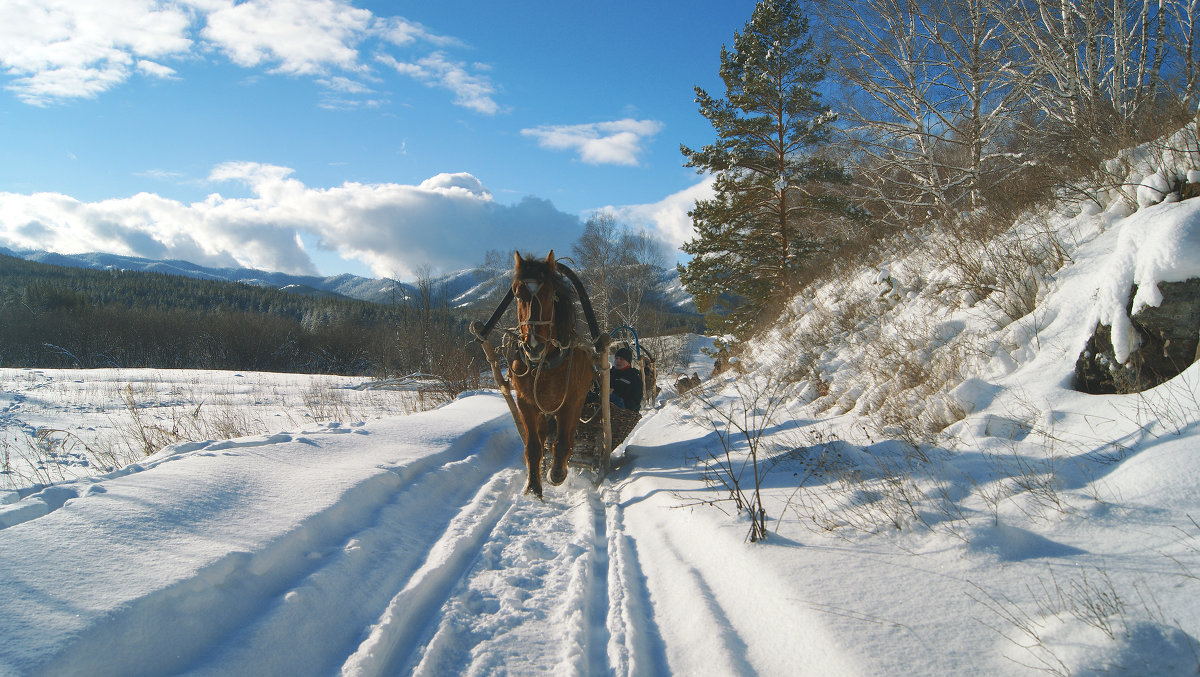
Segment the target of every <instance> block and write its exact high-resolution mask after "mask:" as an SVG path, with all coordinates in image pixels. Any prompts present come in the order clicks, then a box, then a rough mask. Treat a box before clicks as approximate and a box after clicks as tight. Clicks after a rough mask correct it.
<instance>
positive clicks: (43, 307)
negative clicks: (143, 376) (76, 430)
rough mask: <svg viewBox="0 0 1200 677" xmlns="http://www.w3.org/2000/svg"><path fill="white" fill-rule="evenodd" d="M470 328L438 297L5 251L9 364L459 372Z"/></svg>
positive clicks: (3, 359) (1, 319) (2, 279)
mask: <svg viewBox="0 0 1200 677" xmlns="http://www.w3.org/2000/svg"><path fill="white" fill-rule="evenodd" d="M467 324H468V319H467V318H466V317H463V316H461V315H459V316H456V314H455V313H452V312H451V311H450V309H448V308H447V307H445V304H444V303H438V302H436V299H424V300H423V301H418V302H408V303H405V304H397V305H380V304H376V303H368V302H365V301H356V300H352V299H346V298H338V297H318V296H306V295H301V294H294V293H288V292H283V291H278V290H275V289H271V288H268V287H259V286H252V285H248V284H239V283H229V282H215V281H211V280H201V279H195V278H189V277H182V276H175V275H166V274H162V273H145V272H128V271H116V270H112V271H99V270H88V269H81V268H67V267H61V266H53V265H46V264H41V263H33V262H30V261H26V260H23V259H19V258H13V257H9V256H2V255H0V366H5V367H160V368H186V369H234V370H255V371H280V372H300V373H336V374H346V375H381V374H401V373H410V372H414V371H429V372H433V373H438V374H441V375H446V376H452V375H453V374H454V373H455V372H461V373H464V374H465V373H469V372H470V371H471V370H472V369H475V366H474V365H473V364H472V363H473V362H474V361H475V353H478V352H479V350H478V348H477V347H476V346H473V345H469V344H470V339H469V335H468V333H467V330H466V327H467ZM475 371H476V372H477V371H478V370H477V369H475Z"/></svg>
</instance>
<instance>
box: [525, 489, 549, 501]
mask: <svg viewBox="0 0 1200 677" xmlns="http://www.w3.org/2000/svg"><path fill="white" fill-rule="evenodd" d="M525 494H526V495H529V494H533V497H534V498H536V499H537V500H539V501H542V502H543V503H544V502H545V499H543V498H542V488H541V487H535V486H533V485H529V486H527V487H525Z"/></svg>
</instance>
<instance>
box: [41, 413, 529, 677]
mask: <svg viewBox="0 0 1200 677" xmlns="http://www.w3.org/2000/svg"><path fill="white" fill-rule="evenodd" d="M518 457H519V440H517V439H516V434H515V432H513V431H512V430H511V421H508V420H505V419H503V418H501V419H496V420H494V421H492V422H490V423H488V424H485V425H482V426H479V427H478V428H475V429H473V430H472V431H471V432H470V433H469V434H468V435H466V436H464V437H463V438H461V439H459V440H458V441H456V442H455V443H454V444H452V445H450V446H449V447H448V448H446V449H445V450H443V451H441V452H438V453H435V454H432V455H430V456H427V457H424V458H422V459H419V460H418V461H415V462H413V463H410V464H408V465H405V466H403V467H399V468H396V469H395V470H394V471H391V472H384V473H380V474H378V475H375V476H373V477H372V478H370V479H369V480H367V481H365V482H363V483H361V484H359V485H357V486H355V487H353V488H352V489H351V490H349V491H347V492H346V494H345V495H344V496H343V497H342V498H341V500H339V501H338V502H337V503H336V504H335V505H333V506H331V507H330V508H329V509H327V510H325V511H323V512H321V513H318V514H316V515H314V516H312V517H311V518H309V519H308V520H306V521H305V522H304V523H303V524H302V525H301V526H300V527H299V528H298V529H296V530H294V531H292V532H290V533H288V534H287V535H285V536H284V537H282V538H280V539H278V540H276V541H274V542H272V543H271V544H269V545H268V547H266V548H265V549H262V550H259V551H257V552H253V553H246V552H232V553H229V554H228V555H226V556H225V557H223V558H221V559H220V560H218V561H217V562H215V563H214V564H212V565H210V566H208V567H206V568H205V569H203V570H201V571H200V573H199V574H198V575H197V576H195V577H193V578H191V579H188V580H184V581H182V582H180V583H178V584H176V585H174V586H171V587H168V588H165V589H162V590H159V591H157V592H154V593H152V594H150V595H148V596H147V597H143V598H141V599H139V600H137V601H136V602H134V603H133V604H132V605H131V608H127V609H123V610H122V611H121V612H119V613H117V614H114V616H113V617H112V618H111V620H110V621H109V622H106V623H105V624H103V625H100V626H96V627H92V628H90V629H89V630H88V632H87V633H86V634H85V635H84V636H82V637H80V638H79V639H78V641H76V642H74V643H72V645H71V647H70V648H69V649H68V650H67V651H65V652H63V653H61V654H59V655H58V656H56V657H55V658H54V659H53V660H52V661H50V662H49V663H48V664H46V665H44V666H43V667H42V670H41V672H42V674H47V675H53V674H68V673H70V668H71V666H72V665H75V664H77V662H83V661H82V660H79V661H77V658H80V657H83V656H88V655H93V656H94V655H96V653H97V652H99V653H101V654H103V655H108V656H112V660H111V661H106V668H107V669H108V672H107V673H105V674H112V675H131V674H195V675H204V674H212V675H217V674H235V673H236V674H295V675H306V674H334V673H336V671H337V670H338V668H339V666H340V665H341V664H342V662H343V661H344V660H345V659H346V657H347V656H349V655H351V654H354V653H355V651H356V648H357V647H358V646H359V645H360V644H361V643H362V642H363V640H364V639H365V638H366V637H367V636H368V633H369V632H370V629H371V628H372V627H373V626H374V625H375V624H377V623H378V622H379V619H380V618H381V617H382V616H383V614H384V612H385V610H386V609H387V608H388V605H389V602H390V601H391V600H392V599H393V597H394V596H396V595H397V591H404V590H407V589H409V588H411V589H413V590H415V591H416V596H417V598H420V597H421V595H426V596H428V595H430V594H433V595H434V597H436V590H437V589H438V587H439V585H438V582H439V581H438V577H439V576H441V577H443V578H444V577H445V576H447V575H448V574H446V573H442V570H441V569H440V568H439V567H438V566H436V563H434V562H432V560H433V559H434V558H435V557H438V556H439V553H442V554H445V555H446V558H447V559H448V560H449V561H451V562H454V561H462V560H464V559H465V560H467V561H469V560H470V558H471V557H472V556H473V552H474V551H472V550H471V548H475V549H476V550H477V548H478V545H479V542H480V541H482V540H486V538H487V533H486V529H480V528H476V529H475V530H474V532H472V531H471V530H470V529H466V530H465V532H464V533H463V535H462V536H463V538H462V539H459V540H455V537H456V534H457V533H458V532H459V531H463V530H462V529H460V526H461V525H460V523H461V522H462V520H461V517H462V515H464V514H474V513H477V512H479V511H483V512H484V513H485V515H486V513H487V511H488V510H489V509H490V510H492V511H493V512H494V511H496V510H498V509H500V508H502V507H503V506H505V505H508V504H510V503H511V501H512V499H513V496H514V494H515V493H516V489H517V487H518V486H519V484H518V480H519V479H520V477H519V473H518V472H517V470H516V468H515V460H516V459H517V458H518ZM498 469H500V470H499V472H497V470H498ZM489 506H490V508H489ZM486 524H487V521H486V519H485V520H483V521H482V522H480V525H481V526H486ZM468 526H469V525H468ZM463 539H465V540H463ZM431 571H436V572H437V575H436V576H430V572H431ZM447 585H448V583H447V582H445V581H444V580H443V581H441V586H440V587H446V586H447ZM410 596H411V595H410ZM314 625H315V626H317V627H320V628H321V634H322V636H323V637H324V638H325V641H324V642H322V643H320V644H319V645H318V644H312V645H305V644H300V645H297V643H295V642H294V641H292V640H293V638H294V637H297V636H306V635H308V634H310V633H309V631H310V630H311V628H312V627H313V626H314ZM301 630H304V631H303V632H301ZM134 643H137V644H139V645H144V644H150V645H154V646H160V647H162V648H161V649H160V650H158V651H156V652H153V653H152V655H151V657H150V660H148V657H147V652H145V651H141V650H139V651H131V652H128V653H126V652H122V651H120V650H119V649H120V647H121V646H123V645H130V644H134ZM214 652H215V653H214ZM125 655H129V656H130V657H132V658H133V660H136V661H137V662H136V664H127V663H125V662H123V656H125ZM97 674H99V673H97ZM360 674H371V673H360Z"/></svg>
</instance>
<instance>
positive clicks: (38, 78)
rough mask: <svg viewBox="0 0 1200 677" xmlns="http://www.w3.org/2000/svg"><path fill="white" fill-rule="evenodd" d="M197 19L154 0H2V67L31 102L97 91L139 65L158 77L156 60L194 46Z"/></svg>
mask: <svg viewBox="0 0 1200 677" xmlns="http://www.w3.org/2000/svg"><path fill="white" fill-rule="evenodd" d="M192 20H193V17H192V13H191V12H190V11H189V10H188V9H187V8H184V7H182V6H179V5H176V4H174V3H170V4H167V3H162V2H158V1H157V0H106V2H102V3H101V2H95V3H93V2H77V1H76V0H44V1H42V2H36V3H35V2H4V3H0V67H2V68H3V69H4V70H5V71H7V72H8V73H9V74H10V75H13V76H15V79H13V80H12V81H11V82H10V83H9V84H8V85H7V88H8V89H9V90H11V91H13V92H14V93H15V94H16V95H17V97H18V98H19V99H20V100H21V101H23V102H25V103H28V104H32V105H35V106H46V105H49V104H50V103H53V102H55V101H59V100H62V99H68V98H79V97H83V98H87V97H94V96H96V95H98V94H100V93H101V92H104V91H106V90H108V89H111V88H112V87H115V86H116V85H118V84H120V83H122V82H124V81H125V80H127V79H128V78H129V77H130V74H131V73H132V72H134V70H137V69H139V68H140V69H141V70H143V71H148V72H150V73H151V74H152V75H155V76H160V77H161V76H162V75H163V74H164V71H162V70H161V64H158V63H157V61H154V60H156V59H161V58H165V57H171V56H179V55H182V54H185V53H187V52H188V50H190V49H191V48H192V45H193V42H192V39H191V38H190V37H189V29H190V26H191V24H192Z"/></svg>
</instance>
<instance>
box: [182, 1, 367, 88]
mask: <svg viewBox="0 0 1200 677" xmlns="http://www.w3.org/2000/svg"><path fill="white" fill-rule="evenodd" d="M371 19H372V15H371V12H370V11H369V10H365V9H356V8H354V7H351V6H350V5H349V4H348V3H346V2H343V1H340V0H250V1H249V2H243V3H241V4H237V5H232V4H231V5H229V6H227V7H223V8H221V9H218V10H216V11H213V12H211V13H210V14H209V15H208V19H207V25H206V26H205V27H204V30H203V31H202V33H201V35H202V36H203V37H204V38H205V39H206V40H208V41H209V42H211V43H212V44H214V45H216V46H217V48H219V49H220V50H221V51H223V52H224V53H225V54H226V55H227V56H228V57H229V58H230V60H232V61H233V62H234V63H236V64H238V65H239V66H245V67H248V68H249V67H255V66H259V65H270V66H271V67H272V70H274V71H276V72H280V73H286V74H289V75H320V74H324V73H326V72H327V71H328V69H329V68H330V67H335V68H339V69H344V70H356V69H358V68H359V65H358V49H357V47H356V45H357V42H358V41H359V40H361V39H362V38H363V36H364V35H365V33H366V32H367V30H368V28H369V27H370V26H371Z"/></svg>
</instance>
